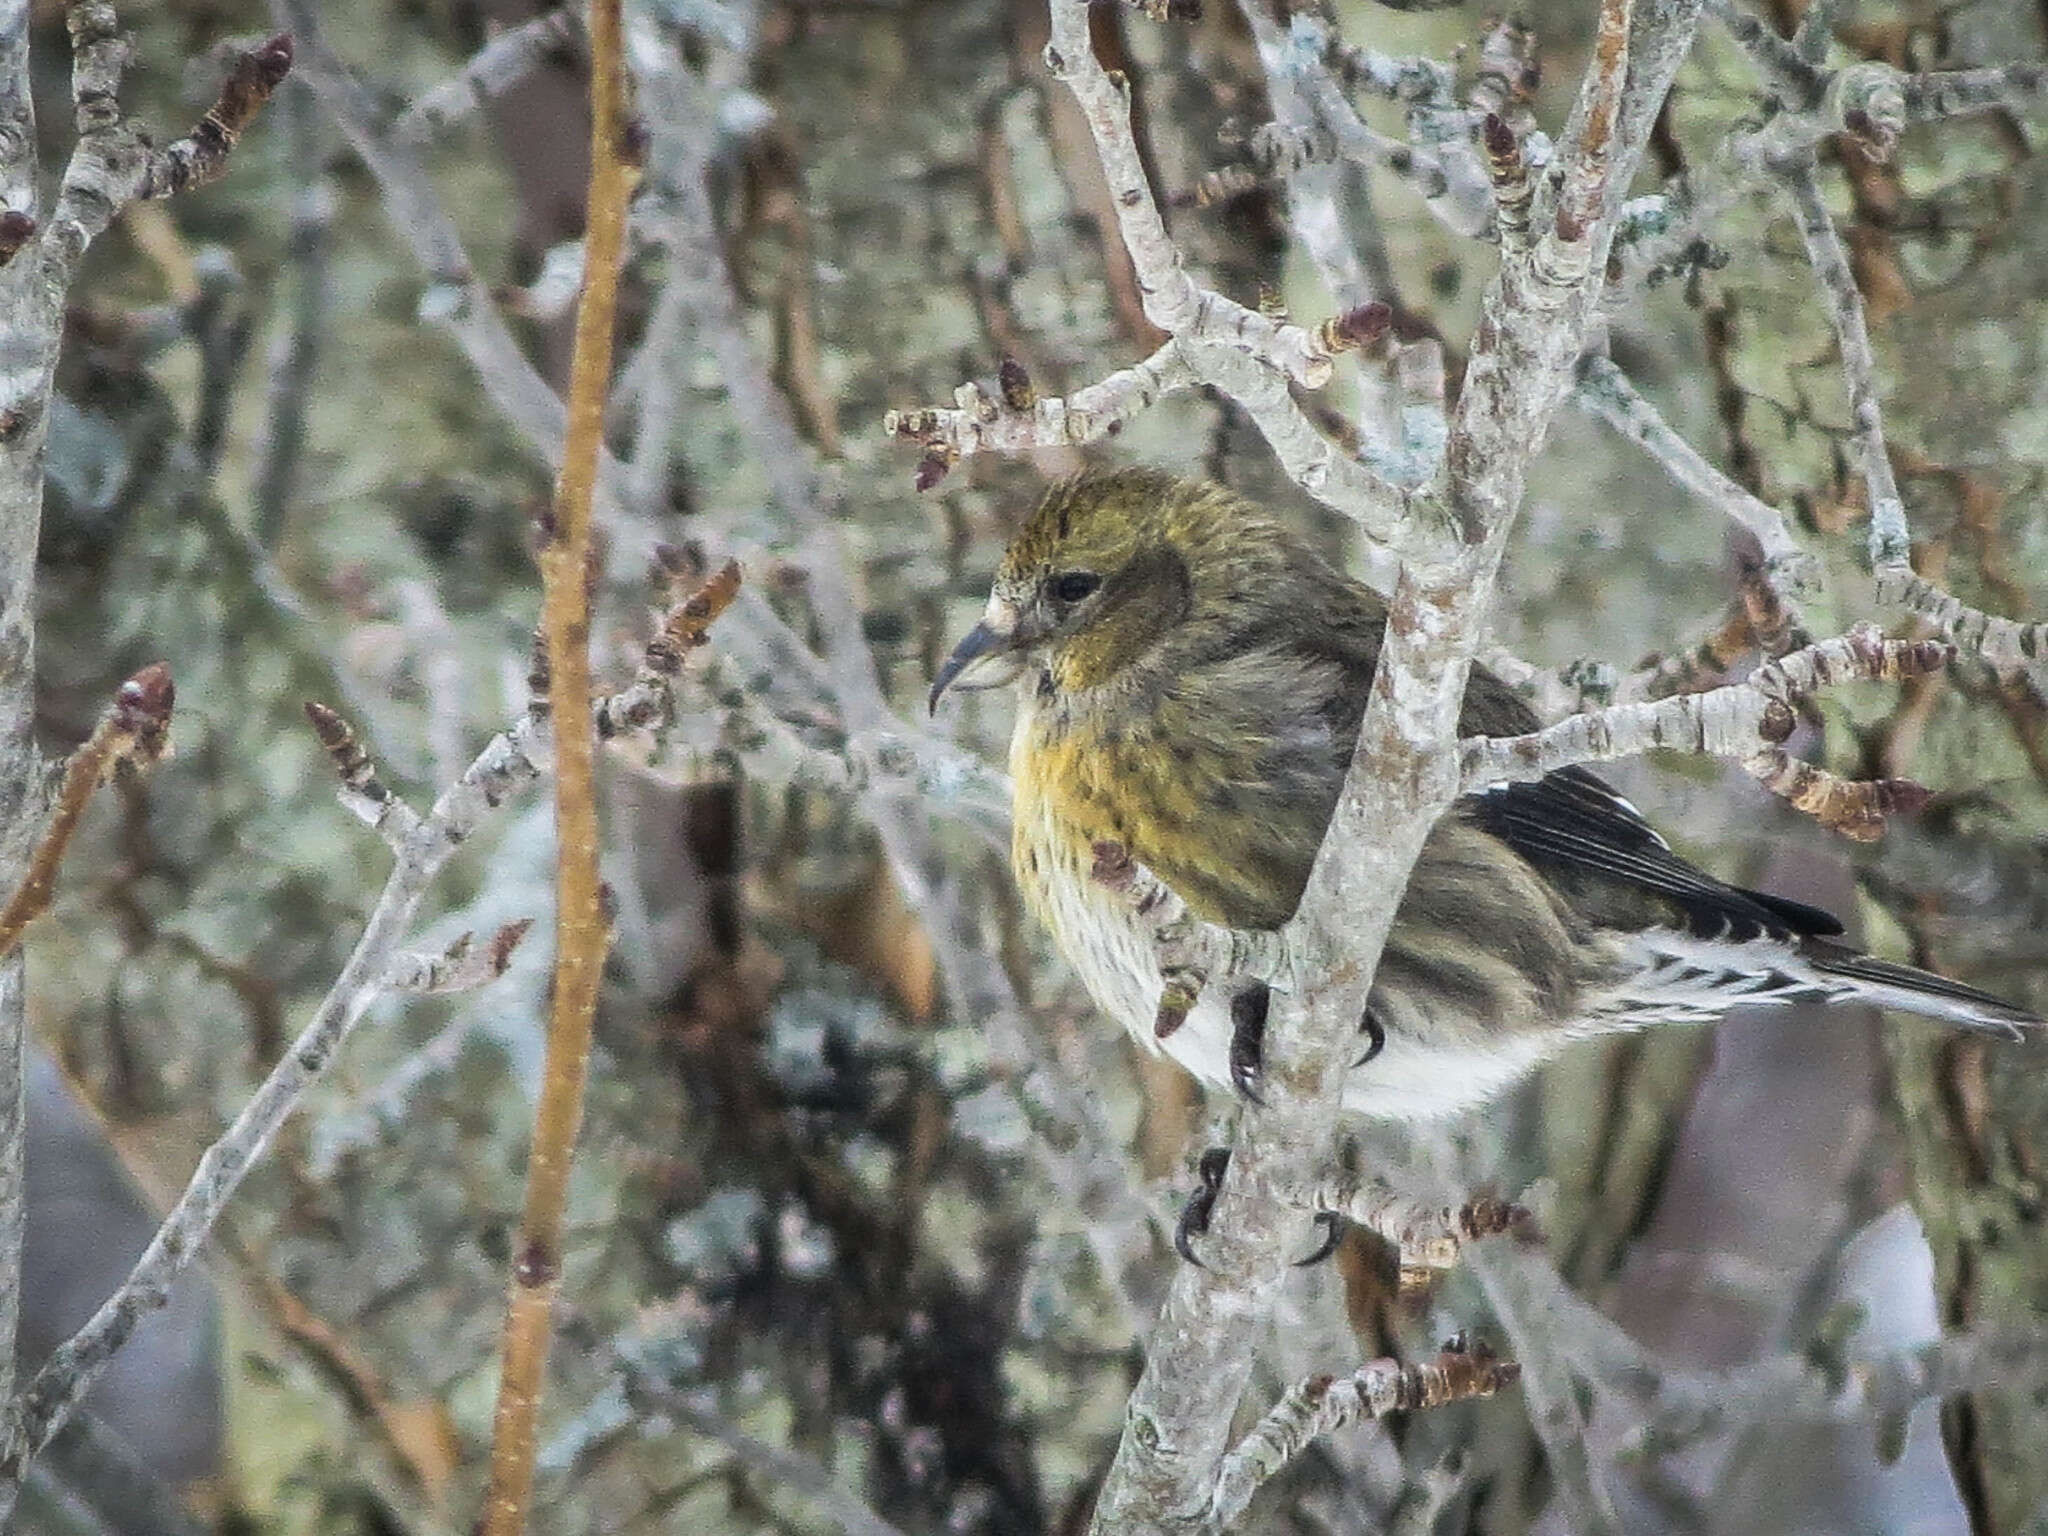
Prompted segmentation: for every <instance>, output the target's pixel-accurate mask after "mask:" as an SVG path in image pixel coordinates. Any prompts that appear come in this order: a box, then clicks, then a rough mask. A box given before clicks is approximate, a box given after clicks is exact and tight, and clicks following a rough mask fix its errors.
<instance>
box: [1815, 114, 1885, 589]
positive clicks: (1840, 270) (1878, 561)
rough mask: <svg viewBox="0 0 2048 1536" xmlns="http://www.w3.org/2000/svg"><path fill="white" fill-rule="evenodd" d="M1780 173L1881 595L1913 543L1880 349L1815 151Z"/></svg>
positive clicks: (1871, 560)
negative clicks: (1827, 336)
mask: <svg viewBox="0 0 2048 1536" xmlns="http://www.w3.org/2000/svg"><path fill="white" fill-rule="evenodd" d="M1783 175H1784V181H1785V190H1786V193H1787V194H1788V195H1789V196H1790V197H1791V199H1792V216H1793V219H1794V221H1795V222H1796V223H1797V224H1798V226H1799V237H1800V239H1802V240H1803V241H1805V243H1806V258H1807V260H1808V261H1810V262H1811V263H1812V264H1813V273H1814V276H1815V277H1816V278H1817V279H1818V280H1819V282H1820V288H1821V293H1822V295H1823V296H1824V297H1825V298H1826V300H1827V304H1828V314H1829V318H1830V319H1831V320H1832V321H1833V323H1834V329H1835V340H1836V343H1837V345H1838V347H1839V348H1840V351H1841V354H1842V378H1843V381H1844V382H1845V383H1846V384H1847V386H1848V390H1849V409H1850V412H1851V414H1852V417H1853V419H1854V421H1855V423H1856V444H1857V448H1858V450H1859V452H1860V455H1861V457H1862V460H1863V481H1864V487H1865V493H1866V494H1867V495H1868V497H1869V499H1870V564H1871V568H1872V570H1873V571H1874V572H1875V574H1876V577H1877V583H1878V595H1879V597H1880V598H1883V597H1886V596H1888V595H1889V594H1890V592H1891V589H1892V585H1891V584H1893V583H1896V582H1897V581H1898V579H1899V578H1900V577H1902V576H1907V577H1909V576H1911V575H1912V566H1911V563H1910V562H1911V557H1912V552H1913V549H1912V537H1911V535H1910V534H1909V533H1908V531H1907V528H1906V503H1905V501H1904V499H1903V498H1902V497H1901V496H1900V495H1899V484H1898V481H1897V480H1896V479H1895V478H1894V477H1893V475H1892V460H1891V454H1890V453H1889V452H1888V451H1887V450H1886V448H1885V441H1884V413H1883V410H1882V408H1881V407H1880V406H1879V404H1878V399H1877V356H1876V354H1875V353H1874V352H1873V351H1872V350H1871V346H1870V328H1869V327H1868V326H1867V325H1866V324H1865V323H1864V319H1863V298H1862V295H1861V294H1859V293H1858V292H1857V291H1856V275H1855V272H1854V271H1853V270H1852V269H1851V267H1850V265H1849V253H1848V251H1847V250H1845V249H1844V248H1843V246H1842V237H1841V235H1840V234H1839V233H1837V231H1836V229H1835V221H1834V220H1833V219H1832V218H1830V217H1829V216H1828V209H1827V203H1826V202H1825V201H1824V200H1823V199H1822V197H1821V190H1820V177H1819V175H1818V173H1817V172H1816V170H1815V168H1814V162H1813V157H1812V156H1811V155H1807V156H1804V157H1803V158H1802V159H1801V161H1800V162H1799V163H1798V164H1796V165H1794V166H1791V167H1789V168H1787V169H1786V170H1785V171H1784V172H1783Z"/></svg>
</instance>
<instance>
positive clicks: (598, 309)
mask: <svg viewBox="0 0 2048 1536" xmlns="http://www.w3.org/2000/svg"><path fill="white" fill-rule="evenodd" d="M620 11H621V3H620V0H594V3H593V4H592V5H591V7H590V20H589V38H590V102H591V108H590V113H591V119H590V182H589V194H588V197H587V199H586V218H585V234H584V249H585V260H584V267H583V292H582V296H581V298H580V299H579V301H578V303H577V306H576V344H575V352H574V357H573V359H572V361H571V364H570V379H569V405H568V436H567V440H566V441H565V443H564V445H563V449H562V473H561V479H560V481H559V483H558V485H557V487H556V493H555V508H554V518H553V523H552V526H551V528H550V529H549V537H548V540H547V544H546V546H545V547H544V548H543V549H542V551H541V557H540V564H541V576H542V580H543V584H544V590H543V595H542V607H541V630H542V632H543V634H544V635H545V636H546V639H547V659H548V668H549V671H550V673H551V674H552V685H551V689H552V692H551V700H552V704H553V709H554V717H555V720H556V721H557V728H556V732H555V871H556V880H555V969H554V982H553V985H552V987H551V989H550V993H549V1017H548V1038H547V1053H546V1060H545V1063H544V1066H543V1068H542V1077H541V1086H540V1099H539V1102H538V1104H537V1105H536V1106H535V1109H534V1123H533V1142H532V1147H531V1150H530V1152H529V1153H528V1158H527V1171H526V1203H525V1207H524V1209H523V1211H522V1212H521V1215H520V1223H519V1237H518V1239H517V1246H516V1248H515V1249H514V1252H513V1256H512V1279H511V1295H510V1299H509V1300H508V1302H507V1304H506V1311H505V1335H504V1338H505V1342H504V1358H503V1361H502V1363H501V1365H500V1367H499V1375H498V1408H497V1414H496V1417H495V1419H494V1421H493V1424H492V1430H491V1478H490V1488H489V1490H488V1492H487V1493H486V1495H485V1499H484V1510H483V1529H484V1530H485V1531H486V1532H487V1533H489V1536H519V1533H520V1532H522V1531H524V1530H525V1528H526V1523H527V1508H528V1501H529V1499H530V1497H531V1494H532V1489H533V1458H534V1451H535V1447H536V1443H537V1440H536V1437H537V1434H538V1425H539V1418H540V1399H541V1391H542V1387H543V1385H544V1380H545V1372H546V1368H547V1352H548V1341H549V1339H550V1338H551V1337H552V1336H553V1331H554V1301H555V1292H556V1290H557V1288H558V1287H559V1286H560V1284H561V1275H562V1227H563V1215H564V1212H565V1210H566V1208H567V1205H568V1196H569V1168H570V1162H571V1160H572V1158H573V1157H574V1155H575V1149H576V1134H577V1131H578V1130H579V1129H580V1127H581V1126H582V1123H583V1084H584V1079H585V1077H586V1076H587V1074H588V1072H589V1064H590V1037H591V1029H592V1026H593V1024H594V1021H595V1019H596V1017H597V996H598V988H599V985H600V984H601V982H602V981H603V978H604V957H605V953H606V951H607V950H608V949H609V948H610V946H611V919H610V915H609V914H608V913H607V912H606V910H605V907H606V902H605V899H604V896H603V893H602V890H601V888H600V884H599V878H598V825H597V786H596V754H597V732H596V729H595V722H594V720H593V719H592V713H591V711H592V697H591V694H592V690H591V679H590V596H591V591H590V581H589V572H590V569H591V524H592V512H591V506H592V502H593V500H594V499H595V497H596V493H597V475H598V457H599V450H600V449H601V448H602V446H603V442H604V405H605V395H606V392H607V390H608V389H609V388H610V385H611V367H612V331H613V315H614V311H615V309H616V307H617V304H618V282H619V263H620V260H621V258H622V257H623V256H624V254H625V248H626V213H627V203H628V200H629V199H630V198H631V196H632V183H633V171H632V167H631V166H630V165H629V163H628V161H627V159H626V157H625V155H624V153H623V151H624V149H625V132H626V126H627V125H626V75H625V59H624V39H623V37H622V33H621V18H620ZM735 579H736V578H735ZM668 638H669V637H668V636H667V634H666V632H665V633H664V635H663V637H662V643H663V644H664V645H666V644H667V641H668Z"/></svg>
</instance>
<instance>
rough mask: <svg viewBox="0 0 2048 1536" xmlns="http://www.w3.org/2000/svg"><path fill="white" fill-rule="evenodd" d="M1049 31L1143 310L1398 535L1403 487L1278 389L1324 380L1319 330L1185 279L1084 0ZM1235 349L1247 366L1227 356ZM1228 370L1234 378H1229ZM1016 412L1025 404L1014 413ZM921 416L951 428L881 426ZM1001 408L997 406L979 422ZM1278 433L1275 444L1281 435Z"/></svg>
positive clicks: (927, 473) (1326, 367) (1388, 537)
mask: <svg viewBox="0 0 2048 1536" xmlns="http://www.w3.org/2000/svg"><path fill="white" fill-rule="evenodd" d="M1051 11H1052V41H1051V42H1050V43H1048V44H1047V45H1046V50H1045V61H1046V67H1047V68H1048V69H1050V70H1051V71H1052V74H1053V76H1054V78H1056V79H1058V80H1060V81H1062V82H1063V83H1064V84H1065V85H1066V86H1067V87H1068V89H1069V90H1071V91H1072V92H1073V94H1074V99H1075V101H1076V102H1077V103H1078V104H1079V106H1080V108H1081V114H1082V117H1083V119H1084V120H1085V121H1086V122H1087V124H1088V132H1089V136H1090V138H1091V140H1092V142H1093V144H1094V147H1095V153H1096V157H1097V159H1098V160H1099V161H1100V162H1101V166H1102V172H1103V175H1104V176H1105V178H1106V179H1107V180H1108V183H1109V191H1110V198H1111V202H1112V204H1113V206H1114V207H1115V209H1116V217H1117V227H1118V231H1119V233H1120V234H1121V236H1122V239H1123V244H1124V248H1125V250H1126V252H1127V253H1128V254H1129V256H1130V259H1131V265H1132V268H1133V270H1134V272H1135V274H1136V278H1137V283H1138V290H1139V292H1140V293H1141V294H1142V295H1143V299H1144V310H1145V316H1146V318H1147V319H1149V320H1150V321H1151V322H1152V323H1153V324H1154V325H1157V326H1159V327H1160V328H1161V329H1162V330H1164V331H1166V332H1167V333H1168V334H1169V335H1170V336H1171V337H1172V338H1173V340H1174V342H1175V343H1177V344H1178V345H1179V347H1180V350H1181V356H1182V358H1183V360H1184V361H1185V363H1186V364H1187V365H1189V366H1191V367H1192V369H1193V371H1194V374H1195V376H1196V378H1197V379H1199V380H1201V381H1203V382H1206V383H1211V384H1214V385H1216V386H1217V387H1218V388H1220V389H1223V390H1224V391H1225V392H1227V393H1229V394H1230V395H1232V396H1233V397H1234V398H1236V399H1237V401H1238V403H1239V404H1240V405H1242V406H1243V407H1244V408H1245V410H1246V411H1247V413H1249V414H1250V416H1251V417H1252V419H1253V421H1254V422H1256V423H1257V425H1258V427H1259V430H1260V431H1261V432H1262V433H1264V434H1265V436H1266V437H1267V439H1268V440H1269V441H1271V442H1273V443H1274V446H1275V449H1276V451H1278V452H1280V454H1281V457H1282V461H1283V462H1286V461H1287V460H1288V459H1289V458H1290V457H1292V458H1294V459H1296V460H1302V459H1304V458H1313V459H1315V460H1316V461H1317V469H1316V473H1315V475H1314V476H1313V478H1301V477H1299V476H1297V478H1300V479H1301V483H1302V485H1303V486H1304V488H1305V489H1307V490H1309V491H1310V492H1311V494H1313V495H1315V496H1316V497H1318V498H1319V499H1320V500H1322V501H1323V502H1325V503H1326V504H1327V505H1329V506H1331V507H1332V508H1334V509H1336V510H1337V511H1339V512H1342V513H1344V514H1345V515H1346V516H1349V517H1351V518H1353V519H1354V520H1355V521H1357V522H1358V524H1359V526H1360V527H1361V528H1363V529H1364V530H1365V532H1366V533H1367V534H1368V535H1369V536H1370V537H1372V538H1374V539H1376V540H1379V541H1381V542H1383V543H1389V544H1394V543H1398V542H1399V541H1400V540H1401V539H1402V538H1404V537H1406V532H1405V528H1406V524H1405V520H1404V515H1405V512H1406V497H1405V495H1404V493H1403V492H1402V490H1401V489H1400V488H1399V487H1397V486H1396V485H1394V484H1393V483H1391V482H1390V481H1388V480H1387V479H1385V478H1384V477H1383V476H1382V475H1380V474H1378V473H1376V472H1375V471H1374V470H1373V469H1372V468H1370V467H1368V466H1367V465H1365V464H1363V463H1361V462H1360V461H1359V460H1357V459H1355V458H1352V457H1350V456H1349V455H1340V454H1337V453H1336V452H1334V451H1333V450H1332V449H1331V448H1330V447H1329V445H1328V444H1327V442H1326V441H1324V447H1323V450H1322V451H1321V452H1320V453H1313V452H1312V451H1311V450H1309V449H1308V447H1307V444H1306V439H1316V440H1322V437H1321V434H1320V433H1318V432H1317V431H1316V429H1315V427H1314V425H1313V424H1312V423H1310V422H1309V420H1308V418H1307V417H1306V416H1305V415H1304V414H1303V413H1302V411H1301V408H1300V407H1299V406H1298V405H1296V404H1295V403H1294V400H1293V398H1292V396H1291V394H1290V393H1289V386H1290V385H1300V386H1302V387H1303V388H1309V389H1316V388H1320V387H1321V386H1322V385H1323V384H1325V383H1327V382H1328V380H1329V378H1330V375H1331V369H1332V361H1331V359H1332V350H1331V347H1330V345H1329V333H1328V332H1327V330H1316V331H1309V330H1305V329H1303V328H1302V327H1300V326H1297V325H1292V324H1289V323H1288V322H1286V321H1283V320H1278V319H1274V318H1273V317H1271V316H1268V315H1264V314H1261V313H1260V312H1259V311H1257V310H1254V309H1248V308H1246V307H1245V306H1244V305H1242V304H1239V303H1237V302H1236V301H1235V300H1233V299H1230V298H1228V297H1226V296H1225V295H1223V294H1220V293H1217V292H1215V291H1214V290H1213V289H1209V288H1204V287H1202V286H1201V285H1200V284H1198V283H1196V282H1195V280H1194V279H1193V277H1191V276H1190V275H1189V273H1188V271H1187V268H1186V266H1185V264H1184V262H1183V260H1182V257H1181V253H1180V249H1179V247H1178V246H1177V245H1175V244H1174V242H1173V239H1172V237H1171V236H1170V235H1168V234H1167V231H1166V224H1165V221H1164V220H1163V219H1162V218H1161V216H1160V212H1159V204H1158V200H1157V199H1156V198H1155V197H1154V196H1153V193H1152V186H1151V183H1150V181H1149V180H1148V179H1147V177H1146V174H1145V168H1144V163H1143V160H1142V158H1141V156H1140V155H1139V152H1138V145H1137V140H1136V138H1135V137H1134V135H1133V133H1132V131H1131V100H1130V84H1129V82H1128V81H1127V80H1125V79H1124V77H1123V76H1122V75H1121V74H1120V73H1117V72H1114V71H1111V70H1108V69H1105V68H1104V67H1103V65H1102V63H1101V61H1100V60H1099V59H1097V58H1096V56H1095V50H1094V46H1093V44H1092V43H1091V41H1090V38H1089V30H1088V29H1089V21H1088V12H1089V7H1088V4H1087V0H1051ZM1237 359H1242V360H1244V361H1245V362H1246V363H1247V364H1248V365H1249V368H1248V369H1236V368H1232V367H1230V366H1229V364H1230V362H1231V361H1233V360H1237ZM1250 371H1256V372H1257V373H1259V374H1263V375H1266V376H1267V377H1266V379H1265V380H1264V381H1263V385H1262V387H1258V388H1254V389H1249V390H1248V389H1244V388H1241V387H1239V386H1240V384H1241V382H1242V378H1243V375H1244V374H1245V373H1246V372H1250ZM1231 375H1235V376H1236V377H1232V376H1231ZM1122 387H1123V391H1124V393H1123V395H1122V396H1121V398H1123V399H1126V400H1128V399H1130V398H1131V397H1132V395H1133V393H1135V392H1138V391H1139V382H1138V381H1125V382H1124V384H1123V386H1122ZM962 403H963V407H965V408H968V409H971V410H973V411H976V412H979V413H981V414H983V415H987V414H988V411H989V408H990V407H991V406H993V405H994V402H993V401H988V400H986V397H985V396H981V395H980V394H979V392H978V391H977V392H976V395H975V397H973V398H970V399H967V400H964V401H963V402H962ZM1017 414H1024V413H1021V412H1019V413H1017ZM907 418H908V419H917V420H925V419H927V418H930V419H931V420H932V425H933V426H934V427H935V428H948V427H954V426H955V425H956V422H955V420H954V419H948V418H940V417H938V416H937V414H936V413H929V412H899V413H896V414H895V416H894V419H893V424H892V427H891V430H892V431H894V432H896V433H897V435H915V434H904V433H903V431H902V427H903V425H904V422H905V420H906V419H907ZM998 419H1000V412H997V413H996V415H995V416H993V417H990V419H989V424H991V425H992V424H994V421H995V420H998ZM930 440H931V441H932V442H934V443H935V444H936V448H935V450H933V449H928V451H927V456H926V458H925V461H924V464H923V465H922V466H921V467H920V469H919V472H918V484H919V485H920V487H923V488H929V487H930V486H931V485H934V484H936V483H937V481H938V477H939V476H940V475H941V474H943V473H944V470H945V468H946V467H947V466H948V465H949V464H950V463H951V458H950V457H949V455H950V454H953V453H956V452H958V451H959V440H960V434H959V433H958V432H957V430H954V431H950V432H948V431H938V432H935V433H933V434H931V435H930ZM1283 442H1286V443H1287V444H1288V447H1287V448H1284V449H1283V448H1282V446H1281V445H1282V443H1283Z"/></svg>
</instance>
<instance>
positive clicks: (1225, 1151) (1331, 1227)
mask: <svg viewBox="0 0 2048 1536" xmlns="http://www.w3.org/2000/svg"><path fill="white" fill-rule="evenodd" d="M1229 1167H1230V1148H1228V1147H1211V1148H1209V1150H1208V1151H1206V1152H1204V1153H1203V1154H1202V1157H1201V1161H1200V1162H1198V1163H1197V1164H1196V1165H1195V1177H1196V1179H1198V1180H1199V1181H1200V1182H1199V1183H1198V1184H1197V1185H1196V1188H1195V1192H1194V1193H1193V1194H1192V1195H1189V1196H1188V1201H1187V1204H1186V1205H1184V1206H1182V1207H1181V1210H1180V1219H1179V1220H1178V1221H1176V1222H1175V1223H1174V1224H1173V1251H1174V1252H1175V1253H1178V1254H1179V1255H1180V1256H1181V1257H1182V1258H1184V1259H1186V1260H1187V1261H1188V1262H1189V1263H1190V1264H1192V1265H1194V1266H1195V1268H1197V1269H1201V1268H1203V1267H1204V1266H1203V1264H1202V1261H1201V1260H1200V1259H1199V1258H1197V1257H1196V1256H1195V1248H1194V1239H1196V1238H1198V1237H1200V1236H1201V1235H1202V1234H1203V1233H1204V1232H1207V1231H1208V1230H1209V1217H1210V1214H1211V1213H1212V1212H1213V1211H1214V1210H1215V1209H1216V1196H1217V1195H1218V1194H1219V1193H1220V1192H1221V1191H1222V1189H1223V1175H1224V1172H1225V1170H1226V1169H1228V1168H1229ZM1313 1214H1314V1216H1315V1219H1316V1226H1317V1227H1318V1228H1319V1229H1320V1230H1321V1231H1322V1234H1323V1236H1322V1240H1321V1241H1320V1242H1319V1243H1317V1244H1316V1248H1315V1251H1314V1252H1313V1253H1311V1254H1310V1255H1309V1256H1308V1257H1307V1258H1305V1259H1296V1260H1295V1261H1294V1262H1295V1267H1296V1268H1299V1269H1306V1268H1308V1267H1309V1266H1310V1265H1314V1264H1320V1263H1322V1262H1323V1260H1325V1259H1327V1258H1328V1257H1329V1256H1330V1255H1331V1254H1333V1253H1335V1252H1336V1251H1337V1244H1338V1242H1339V1241H1340V1240H1341V1239H1342V1238H1343V1236H1344V1218H1343V1217H1342V1216H1341V1215H1339V1214H1338V1213H1337V1212H1335V1211H1316V1212H1314V1213H1313Z"/></svg>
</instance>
